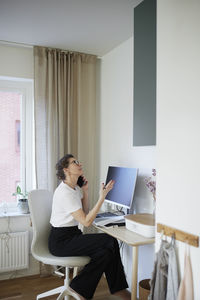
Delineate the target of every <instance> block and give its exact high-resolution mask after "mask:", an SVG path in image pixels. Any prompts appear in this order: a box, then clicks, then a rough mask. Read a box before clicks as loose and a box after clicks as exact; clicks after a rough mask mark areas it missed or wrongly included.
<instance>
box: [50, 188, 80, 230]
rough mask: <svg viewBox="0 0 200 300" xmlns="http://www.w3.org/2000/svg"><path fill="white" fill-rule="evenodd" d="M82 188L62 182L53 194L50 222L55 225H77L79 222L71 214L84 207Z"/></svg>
mask: <svg viewBox="0 0 200 300" xmlns="http://www.w3.org/2000/svg"><path fill="white" fill-rule="evenodd" d="M82 197H83V196H82V190H81V189H80V188H79V187H78V186H76V188H75V190H74V189H72V188H71V187H70V186H68V185H67V184H65V183H64V182H61V183H60V184H59V186H58V187H57V188H56V190H55V192H54V195H53V204H52V213H51V219H50V223H51V225H52V226H53V227H70V226H77V225H78V222H77V221H76V220H75V219H74V218H73V216H72V215H71V213H72V212H74V211H76V210H78V209H80V208H82V201H81V199H82Z"/></svg>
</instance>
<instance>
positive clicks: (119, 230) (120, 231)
mask: <svg viewBox="0 0 200 300" xmlns="http://www.w3.org/2000/svg"><path fill="white" fill-rule="evenodd" d="M95 227H96V228H97V229H99V230H100V231H103V232H105V233H107V234H109V235H111V236H113V237H115V238H116V239H118V240H120V241H122V242H125V243H126V244H128V245H130V246H141V245H147V244H153V243H154V242H155V239H154V238H147V237H145V236H142V235H140V234H137V233H135V232H133V231H130V230H128V229H126V227H125V226H120V227H114V228H113V227H98V226H95Z"/></svg>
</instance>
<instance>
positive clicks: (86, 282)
mask: <svg viewBox="0 0 200 300" xmlns="http://www.w3.org/2000/svg"><path fill="white" fill-rule="evenodd" d="M56 169H57V176H58V178H59V179H61V180H62V182H61V183H60V185H59V186H58V187H57V189H56V190H55V192H54V196H53V205H52V214H51V220H50V223H51V225H52V229H51V233H50V236H49V250H50V252H51V253H52V254H53V255H56V256H89V257H90V258H91V260H90V262H89V263H88V264H87V265H86V266H85V267H84V268H83V269H82V270H81V272H80V273H79V274H78V275H77V276H76V277H75V278H74V279H73V280H72V281H71V283H70V288H71V290H72V291H75V292H76V293H77V294H78V295H79V297H80V298H81V300H85V299H92V297H93V295H94V292H95V290H96V287H97V284H98V282H99V280H100V279H101V276H102V274H103V273H105V275H106V279H107V282H108V286H109V289H110V292H111V293H112V294H115V295H118V296H120V297H121V299H123V300H130V299H131V296H130V293H129V292H128V291H127V290H126V288H127V287H128V285H127V282H126V278H125V274H124V269H123V265H122V262H121V257H120V252H119V245H118V242H117V240H116V239H114V238H113V237H111V236H109V235H107V234H82V232H81V231H80V230H79V229H78V223H81V224H82V225H84V226H86V227H88V226H90V225H91V224H92V222H93V221H94V219H95V218H96V215H97V213H98V211H99V209H100V207H101V205H102V204H103V202H104V199H105V197H106V195H107V193H108V192H109V191H110V190H111V189H112V188H113V185H114V181H113V180H111V181H110V182H109V183H108V184H107V185H106V186H105V185H104V184H103V183H102V185H101V189H100V194H99V199H98V201H97V203H96V204H95V205H94V207H93V208H92V209H91V210H90V211H89V205H88V182H87V180H86V179H85V178H84V177H83V178H84V181H85V182H84V185H83V186H82V189H81V188H79V187H78V185H77V181H78V178H79V176H82V175H83V170H82V165H81V164H80V163H79V162H78V161H77V160H76V159H75V158H74V157H73V155H71V154H67V155H65V156H64V157H63V158H61V159H60V160H59V161H58V163H57V165H56Z"/></svg>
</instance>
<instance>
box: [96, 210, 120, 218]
mask: <svg viewBox="0 0 200 300" xmlns="http://www.w3.org/2000/svg"><path fill="white" fill-rule="evenodd" d="M116 216H118V215H117V214H115V213H112V212H109V211H107V212H103V213H99V214H97V216H96V218H110V217H116Z"/></svg>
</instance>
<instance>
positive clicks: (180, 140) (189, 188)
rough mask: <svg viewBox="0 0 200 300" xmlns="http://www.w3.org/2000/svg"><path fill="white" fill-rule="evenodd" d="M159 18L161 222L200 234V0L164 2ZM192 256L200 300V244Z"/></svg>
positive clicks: (159, 4) (160, 4) (181, 250)
mask: <svg viewBox="0 0 200 300" xmlns="http://www.w3.org/2000/svg"><path fill="white" fill-rule="evenodd" d="M157 17H158V24H157V28H158V29H157V142H158V143H157V157H158V158H157V171H158V172H157V174H158V175H157V187H158V188H157V198H158V199H157V221H158V222H160V223H163V224H167V225H170V226H172V227H175V228H178V229H181V230H184V231H186V232H189V233H193V234H197V235H199V233H200V218H199V178H200V177H199V173H200V171H199V170H200V159H199V153H200V134H199V128H200V114H199V113H200V100H199V99H200V56H199V53H200V30H199V28H200V2H199V1H198V0H191V1H187V0H176V1H174V0H168V1H166V0H160V1H158V2H157ZM177 244H178V248H179V263H180V269H181V275H182V274H183V267H184V257H183V256H184V248H185V246H184V244H183V243H181V242H180V243H177ZM191 258H192V268H193V276H194V288H195V299H196V300H198V299H200V288H199V281H200V251H199V249H198V248H194V247H191Z"/></svg>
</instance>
